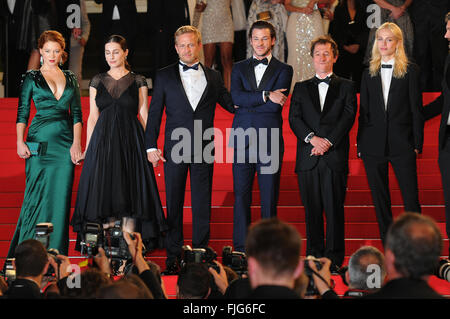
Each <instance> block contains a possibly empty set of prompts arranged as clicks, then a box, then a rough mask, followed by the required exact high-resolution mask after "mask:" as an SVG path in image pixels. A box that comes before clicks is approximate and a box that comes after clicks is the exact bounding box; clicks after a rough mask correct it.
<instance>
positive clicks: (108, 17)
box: [95, 0, 138, 40]
mask: <svg viewBox="0 0 450 319" xmlns="http://www.w3.org/2000/svg"><path fill="white" fill-rule="evenodd" d="M95 2H96V3H98V4H100V3H103V11H102V16H101V24H100V25H101V26H102V29H103V33H104V32H106V31H107V30H108V28H109V25H111V21H112V16H113V10H114V7H115V6H116V5H117V9H118V10H119V15H120V21H122V27H123V28H124V32H125V34H122V35H123V36H125V37H127V36H135V33H136V32H137V31H138V30H137V9H136V2H135V1H134V0H107V1H104V0H95ZM103 36H105V37H108V36H110V34H103ZM127 40H129V39H127Z"/></svg>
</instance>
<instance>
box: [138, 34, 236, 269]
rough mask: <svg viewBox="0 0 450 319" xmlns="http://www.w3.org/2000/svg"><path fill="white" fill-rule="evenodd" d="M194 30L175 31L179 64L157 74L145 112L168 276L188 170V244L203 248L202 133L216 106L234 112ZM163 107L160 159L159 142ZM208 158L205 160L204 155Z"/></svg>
mask: <svg viewBox="0 0 450 319" xmlns="http://www.w3.org/2000/svg"><path fill="white" fill-rule="evenodd" d="M201 43H202V42H201V34H200V32H199V31H198V29H197V28H195V27H192V26H182V27H180V28H179V29H178V30H177V31H176V32H175V49H176V51H177V53H178V55H179V57H180V61H179V62H177V63H175V64H172V65H169V66H167V67H165V68H163V69H161V70H159V71H158V72H157V74H156V78H155V86H154V89H153V96H152V99H151V103H150V108H149V116H148V121H147V128H146V131H145V143H146V148H147V157H148V160H149V162H151V163H152V164H153V166H157V165H158V162H159V161H160V160H162V161H163V162H164V179H165V184H166V199H167V204H166V205H167V223H168V224H169V228H170V229H169V231H168V233H167V235H166V249H167V260H166V266H167V271H168V273H176V272H177V271H178V264H177V262H178V261H179V258H180V257H181V248H182V245H183V205H184V195H185V188H186V178H187V173H188V171H189V172H190V178H191V200H192V245H193V247H194V248H205V247H206V246H208V242H209V226H210V225H209V221H210V215H211V192H212V176H213V165H214V152H213V150H211V147H210V145H211V143H213V139H214V137H212V139H210V140H204V136H205V134H204V133H205V131H206V130H209V131H211V130H212V128H213V125H214V113H215V109H216V104H217V103H219V104H220V105H221V106H222V107H223V108H225V109H226V110H227V111H229V112H234V104H233V101H232V99H231V95H230V93H229V92H228V91H227V90H226V88H225V87H224V85H223V82H222V79H221V75H220V74H219V73H218V72H216V71H214V70H211V69H209V68H207V67H205V66H203V65H202V64H201V63H199V54H200V50H201V47H202V44H201ZM164 107H165V112H166V116H167V119H166V127H165V139H164V140H165V141H164V154H163V153H162V152H161V150H159V149H158V146H157V140H158V136H159V129H160V126H161V117H162V114H163V110H164ZM205 154H206V155H208V154H209V155H210V156H204V155H205Z"/></svg>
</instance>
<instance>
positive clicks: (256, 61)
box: [253, 58, 269, 66]
mask: <svg viewBox="0 0 450 319" xmlns="http://www.w3.org/2000/svg"><path fill="white" fill-rule="evenodd" d="M260 63H262V64H265V65H268V64H269V60H268V59H267V58H264V59H261V60H258V59H255V58H253V66H257V65H258V64H260Z"/></svg>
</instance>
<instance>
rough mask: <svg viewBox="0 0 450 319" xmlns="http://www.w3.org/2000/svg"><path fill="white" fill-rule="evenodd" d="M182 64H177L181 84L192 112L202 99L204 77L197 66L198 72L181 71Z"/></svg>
mask: <svg viewBox="0 0 450 319" xmlns="http://www.w3.org/2000/svg"><path fill="white" fill-rule="evenodd" d="M181 64H182V62H180V63H179V65H178V69H179V71H180V77H181V82H182V84H183V88H184V91H185V92H186V96H187V98H188V100H189V103H190V104H191V107H192V110H193V111H195V109H196V108H197V106H198V103H199V102H200V99H201V98H202V95H203V92H204V91H205V89H206V85H207V82H206V76H205V72H204V71H203V69H202V67H201V65H200V64H199V66H198V70H194V69H189V70H186V71H183V65H181ZM152 151H156V148H149V149H147V152H152Z"/></svg>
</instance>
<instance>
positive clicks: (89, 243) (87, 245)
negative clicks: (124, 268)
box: [80, 220, 134, 260]
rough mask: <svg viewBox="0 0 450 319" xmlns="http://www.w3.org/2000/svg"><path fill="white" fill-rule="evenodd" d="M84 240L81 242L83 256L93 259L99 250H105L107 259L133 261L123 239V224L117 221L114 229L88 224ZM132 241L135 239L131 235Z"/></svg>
mask: <svg viewBox="0 0 450 319" xmlns="http://www.w3.org/2000/svg"><path fill="white" fill-rule="evenodd" d="M83 237H84V238H83V240H82V241H81V242H80V246H81V254H83V255H87V256H89V257H93V256H95V255H97V253H98V248H99V247H102V248H103V249H104V250H105V254H106V256H107V257H110V258H111V259H115V260H119V259H120V260H127V259H131V254H130V251H129V250H128V244H127V242H126V241H125V238H123V231H122V222H121V221H120V220H118V221H116V222H115V224H114V227H111V228H108V229H103V227H102V226H101V225H100V224H96V223H86V225H85V228H84V234H83ZM130 237H131V239H134V237H133V235H131V234H130Z"/></svg>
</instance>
